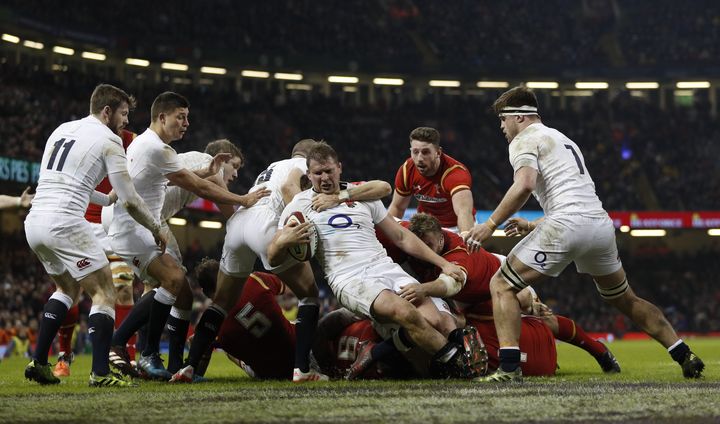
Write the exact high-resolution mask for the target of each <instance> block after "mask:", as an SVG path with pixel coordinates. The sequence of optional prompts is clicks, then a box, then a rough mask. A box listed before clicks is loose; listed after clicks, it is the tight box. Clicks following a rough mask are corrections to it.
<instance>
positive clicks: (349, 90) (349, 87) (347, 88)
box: [343, 85, 358, 93]
mask: <svg viewBox="0 0 720 424" xmlns="http://www.w3.org/2000/svg"><path fill="white" fill-rule="evenodd" d="M343 91H344V92H346V93H357V91H358V88H357V87H355V86H353V85H346V86H345V87H343Z"/></svg>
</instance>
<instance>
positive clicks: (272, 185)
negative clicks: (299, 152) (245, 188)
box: [241, 158, 307, 215]
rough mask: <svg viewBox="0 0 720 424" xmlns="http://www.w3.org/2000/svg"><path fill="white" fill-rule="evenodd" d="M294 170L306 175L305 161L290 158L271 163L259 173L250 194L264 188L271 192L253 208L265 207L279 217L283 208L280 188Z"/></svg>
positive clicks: (283, 203)
mask: <svg viewBox="0 0 720 424" xmlns="http://www.w3.org/2000/svg"><path fill="white" fill-rule="evenodd" d="M295 168H297V169H300V170H301V171H302V172H303V174H304V173H306V172H307V161H306V160H305V158H291V159H285V160H281V161H278V162H273V163H271V164H270V166H268V167H267V169H265V170H264V171H263V172H261V173H260V175H258V177H257V178H256V179H255V185H254V186H253V187H252V188H251V189H250V192H253V191H256V190H259V189H261V188H266V189H268V190H271V192H270V195H269V196H267V197H263V198H262V199H260V200H258V202H257V203H256V204H255V205H254V206H253V207H254V208H256V207H258V206H265V207H268V208H270V209H271V210H273V211H275V213H276V214H277V215H280V213H281V212H282V211H283V208H284V207H285V202H283V198H282V190H281V187H282V185H283V184H284V183H285V181H287V179H288V175H290V172H291V171H292V170H293V169H295ZM241 208H242V206H241Z"/></svg>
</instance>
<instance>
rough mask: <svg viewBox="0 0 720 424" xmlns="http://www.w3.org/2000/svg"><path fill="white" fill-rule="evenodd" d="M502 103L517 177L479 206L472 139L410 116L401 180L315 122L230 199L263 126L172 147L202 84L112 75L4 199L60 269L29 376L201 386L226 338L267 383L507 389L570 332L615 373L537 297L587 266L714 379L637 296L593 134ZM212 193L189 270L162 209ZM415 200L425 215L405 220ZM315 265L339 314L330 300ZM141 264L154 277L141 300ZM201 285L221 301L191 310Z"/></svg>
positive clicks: (35, 245) (529, 105)
mask: <svg viewBox="0 0 720 424" xmlns="http://www.w3.org/2000/svg"><path fill="white" fill-rule="evenodd" d="M488 106H490V105H488ZM135 108H145V109H148V110H149V117H150V122H147V123H143V124H147V127H146V129H145V130H144V131H143V132H141V133H140V134H133V133H131V132H129V131H127V130H126V127H127V125H128V123H129V119H130V118H131V116H132V113H131V112H132V110H133V109H135ZM492 108H493V110H494V112H495V113H496V114H497V116H498V119H499V127H500V130H501V131H502V133H503V134H504V135H505V138H506V139H507V142H508V147H507V148H508V151H509V160H510V165H511V168H512V172H513V174H512V177H513V179H512V180H513V182H512V185H511V186H510V187H508V189H507V192H506V194H505V196H504V197H503V198H502V200H501V201H500V202H499V204H498V205H497V207H496V208H495V209H494V210H493V211H492V213H491V214H490V215H489V217H488V218H487V220H486V221H484V222H476V218H475V217H476V210H475V207H474V203H473V195H477V196H482V195H483V194H482V193H477V192H475V193H473V185H472V178H471V174H470V172H469V170H468V167H467V166H466V163H467V162H466V159H465V158H463V157H462V156H461V151H452V152H445V151H444V149H443V147H442V145H441V139H442V137H441V134H440V132H438V131H437V130H436V129H434V128H430V127H425V126H420V127H418V128H415V129H412V130H411V129H408V130H409V137H408V141H409V157H408V159H407V160H406V161H405V162H403V163H402V164H399V167H398V168H397V173H396V178H395V181H394V187H393V186H391V184H389V183H387V182H385V181H381V180H377V179H374V176H373V175H362V170H353V175H362V179H363V181H362V182H348V181H345V180H344V179H343V171H344V169H343V158H342V157H340V156H339V155H338V153H337V152H336V150H335V149H334V148H333V145H334V144H335V143H340V142H341V141H339V140H327V141H319V140H314V139H311V138H306V139H302V140H298V141H297V142H296V143H295V144H294V145H293V146H292V148H290V149H289V150H288V151H287V152H284V157H285V159H282V160H277V161H274V162H271V163H267V166H266V167H265V169H264V171H262V172H261V173H260V174H259V175H257V177H256V178H255V180H254V181H252V182H251V181H248V183H249V184H248V185H250V186H252V188H251V189H250V190H249V191H248V193H244V194H237V193H234V192H233V191H231V190H229V189H228V183H229V182H230V181H232V180H234V179H236V178H238V172H237V171H238V169H240V168H241V167H243V166H244V165H245V163H247V162H253V163H257V162H258V161H266V159H265V158H263V157H246V156H245V155H244V154H243V150H242V147H243V144H245V143H252V142H253V140H228V139H224V138H221V137H218V139H216V140H207V146H206V148H205V150H204V151H202V152H200V151H197V152H196V151H192V152H185V153H181V154H178V153H177V152H176V150H175V148H174V146H175V147H176V146H179V145H181V143H182V140H183V137H184V135H185V133H186V132H188V131H192V129H191V126H190V116H191V103H190V100H189V99H187V98H186V97H184V96H183V95H182V94H180V93H176V92H169V91H168V92H163V93H160V94H158V95H157V97H156V98H155V99H154V101H153V102H152V104H149V105H142V104H141V105H137V104H136V100H135V99H134V97H133V96H132V95H130V94H128V93H126V92H125V91H124V90H122V89H121V88H118V87H115V86H112V85H108V84H100V85H98V86H97V87H96V88H95V90H94V91H93V93H92V94H91V97H90V104H89V115H88V116H87V117H85V118H82V119H79V120H75V121H70V122H66V123H63V124H61V125H59V126H58V127H57V129H56V130H55V131H53V132H52V134H50V135H49V137H48V139H47V143H46V146H45V150H44V153H43V158H42V162H41V165H40V174H39V181H38V185H37V189H36V193H35V195H34V197H32V195H30V194H28V193H27V192H26V193H23V196H21V197H19V198H17V199H7V203H8V205H17V206H19V207H27V206H28V205H30V203H31V205H30V211H29V214H28V216H27V218H26V220H25V234H26V237H27V242H28V245H29V248H30V249H32V251H33V252H34V253H35V255H36V256H37V259H38V260H39V261H40V262H41V263H42V265H43V266H44V268H45V271H47V274H48V275H49V276H50V277H51V278H52V280H53V282H54V283H55V285H56V290H55V292H54V293H53V294H52V295H51V296H50V298H49V300H48V301H47V303H46V304H45V307H44V310H43V314H42V320H41V322H40V327H39V332H38V336H37V345H36V348H35V351H34V353H33V356H32V358H31V361H30V363H29V364H28V365H27V366H26V368H25V370H24V373H25V377H26V378H27V379H28V380H31V381H33V382H36V383H39V384H43V385H52V384H59V383H61V380H62V378H63V377H65V376H67V375H69V374H70V373H71V372H73V373H76V372H77V373H86V372H87V373H88V374H89V380H88V381H89V385H90V386H93V387H119V388H129V389H130V390H132V387H136V386H138V385H139V384H142V380H143V379H149V380H158V381H165V382H168V383H169V384H170V383H172V384H186V383H203V382H207V381H208V378H207V377H206V371H207V369H208V366H209V364H211V361H212V360H213V357H214V356H218V355H221V354H222V355H227V357H228V358H229V359H230V360H231V361H232V362H234V363H235V364H237V365H238V367H240V368H242V369H243V370H244V371H245V372H246V373H247V374H248V375H249V376H250V377H251V378H257V379H280V380H289V381H293V382H295V383H305V384H312V383H313V382H317V381H327V380H337V379H347V380H356V379H369V378H398V379H410V378H434V379H463V380H471V381H472V382H473V384H507V383H521V382H523V379H524V378H525V377H529V376H552V375H554V374H555V372H556V369H557V350H556V340H560V341H564V342H567V343H570V344H572V345H575V346H577V348H578V349H582V350H584V351H585V352H586V353H587V354H588V355H590V356H591V357H592V358H593V359H594V360H595V361H596V362H597V364H598V368H597V369H598V372H603V373H608V374H614V373H620V372H621V365H622V364H620V363H619V362H618V361H617V359H616V358H615V357H614V355H613V353H612V352H611V350H610V349H609V347H611V346H610V345H606V344H604V343H602V342H601V341H598V340H595V339H593V338H592V337H591V336H590V335H588V333H586V332H585V331H584V329H583V328H582V327H581V326H579V325H578V324H577V323H576V322H575V321H573V319H572V317H566V316H562V315H558V314H555V313H553V311H552V310H551V309H550V308H549V307H548V306H547V305H545V304H544V303H543V302H542V295H543V284H542V283H543V282H544V281H546V280H548V279H550V278H555V277H557V276H558V275H559V274H560V273H561V272H562V271H563V270H564V269H565V268H566V267H567V266H568V265H570V264H571V263H574V264H575V265H574V266H575V268H576V270H577V272H578V273H581V274H588V275H589V276H590V277H591V279H592V282H593V283H594V289H595V290H597V292H598V297H599V299H598V302H600V301H603V302H606V303H607V304H609V305H611V306H613V307H614V308H616V309H617V310H618V311H619V312H620V313H622V314H623V315H624V316H626V317H627V318H628V319H630V320H631V321H632V322H633V323H634V324H635V325H636V326H637V328H639V329H641V330H642V331H644V332H645V333H647V334H648V335H649V336H650V337H651V338H653V339H654V340H656V341H657V342H658V343H659V344H661V345H662V346H663V347H664V348H665V349H667V351H668V354H669V357H670V358H669V359H671V360H674V361H675V362H677V363H678V365H679V368H680V372H681V373H682V375H683V376H684V377H686V378H701V377H702V373H703V369H704V367H705V365H704V363H703V361H702V360H701V359H700V358H699V357H698V356H697V355H695V354H694V353H693V351H692V350H691V348H690V346H689V345H688V344H687V343H685V342H684V341H683V340H682V339H681V338H680V337H678V335H677V333H676V331H675V329H674V328H673V326H672V325H671V324H670V322H669V321H668V320H667V319H666V317H665V316H664V314H663V312H662V311H661V310H660V309H658V308H657V307H656V306H655V305H653V304H652V303H650V302H648V301H646V300H644V299H642V298H641V297H639V296H637V295H636V294H635V293H634V291H633V289H632V286H631V282H632V276H628V275H626V273H625V270H624V268H623V265H622V261H621V258H620V255H619V254H618V250H617V246H616V240H615V227H614V224H613V222H612V220H611V219H610V218H609V216H608V213H607V212H606V211H605V209H603V205H602V202H601V199H599V198H598V196H597V194H596V190H595V184H594V182H593V179H592V177H591V170H589V169H588V168H587V167H586V165H585V161H584V157H583V153H582V148H581V146H582V140H576V141H577V143H576V141H573V140H570V139H569V138H568V137H566V136H565V135H564V134H563V133H561V132H560V131H557V130H555V129H553V128H550V127H548V126H546V125H544V123H543V121H542V119H541V112H542V111H541V110H540V108H539V105H538V101H537V99H536V97H535V94H534V93H533V92H532V91H531V90H530V89H528V88H526V87H523V86H518V87H514V88H511V89H509V90H507V91H506V92H504V93H503V94H502V95H501V96H500V97H499V98H498V99H497V100H496V101H495V102H494V104H493V105H492ZM198 125H202V122H201V123H199V124H198ZM410 130H411V131H410ZM486 148H487V149H504V148H505V147H504V146H502V145H497V146H496V145H488V146H486ZM451 155H452V156H451ZM266 162H269V161H266ZM391 195H392V200H391V201H390V203H389V206H388V207H386V206H385V204H383V201H382V200H383V199H387V198H389V196H391ZM531 195H532V196H534V197H535V198H536V199H537V201H538V202H539V204H540V206H541V208H542V211H543V217H542V218H540V219H538V220H535V221H527V220H525V219H523V218H519V217H517V212H518V211H519V210H520V209H522V208H523V206H524V205H525V203H526V202H527V201H528V199H529V198H530V196H531ZM198 198H202V199H206V200H208V201H210V202H212V203H214V204H215V205H216V206H217V209H218V210H219V211H220V214H221V215H222V218H223V219H224V221H225V225H224V227H225V230H224V231H225V236H224V242H223V248H222V255H221V256H220V257H216V258H206V259H204V260H203V261H202V262H200V263H199V264H198V265H197V267H196V269H195V275H190V276H189V275H187V270H186V269H185V268H184V267H183V265H182V254H181V250H180V247H179V244H178V241H177V240H176V239H175V236H174V235H173V232H172V231H171V229H170V226H169V225H168V221H169V220H170V219H171V218H172V217H173V216H174V215H175V214H177V213H178V212H180V211H181V210H182V209H183V208H185V207H186V205H188V204H189V203H191V202H192V201H194V200H195V199H198ZM3 200H5V199H3ZM413 200H414V201H416V202H417V213H416V214H414V215H413V216H406V211H407V210H408V208H409V207H410V206H411V203H412V202H413ZM497 230H501V231H504V233H505V234H506V235H507V236H513V237H518V238H521V239H520V241H519V242H518V243H517V244H516V245H515V247H513V248H512V250H511V251H510V252H509V253H508V254H507V255H506V256H505V255H500V254H498V253H497V252H491V251H488V250H486V249H484V247H483V246H484V243H485V242H486V240H488V238H489V237H491V236H492V234H493V232H494V231H497ZM312 264H315V265H316V266H315V267H313V266H312ZM320 278H323V279H324V280H325V281H326V282H327V285H328V286H329V289H330V291H331V292H332V296H334V298H335V299H337V304H338V307H337V308H336V309H334V310H331V311H330V310H323V308H322V305H323V302H322V299H321V293H320V290H319V288H318V281H320ZM135 279H138V280H139V281H142V282H143V284H144V285H145V291H144V293H143V295H142V296H141V297H139V298H138V299H134V298H133V294H132V284H133V281H134V280H135ZM190 280H194V281H197V283H198V284H199V286H200V287H201V288H202V291H203V293H204V295H205V296H206V297H207V298H208V299H209V301H208V303H207V307H204V308H203V309H202V310H200V311H199V312H200V314H199V319H198V320H197V322H191V320H192V317H193V291H192V288H191V283H190ZM593 283H591V282H590V279H587V281H586V282H585V283H584V284H587V285H588V290H590V289H591V288H592V287H593V286H592V285H591V284H593ZM83 293H84V294H85V296H87V297H89V298H90V299H91V300H92V307H91V309H90V314H89V317H88V332H89V334H90V338H91V340H92V365H91V369H90V370H84V369H77V366H72V362H73V359H74V358H73V354H72V349H71V347H70V346H69V341H68V336H67V331H68V328H70V329H72V328H74V326H75V322H76V321H77V303H78V302H79V301H80V298H81V297H82V296H83ZM287 295H292V296H294V297H295V298H297V316H296V319H294V320H293V321H290V320H289V319H288V318H287V317H286V315H285V313H284V311H283V308H282V306H281V304H280V302H279V301H278V296H287ZM196 312H198V311H196ZM190 329H192V337H191V338H188V334H189V332H190V331H189V330H190ZM70 334H72V330H70ZM164 334H167V338H168V342H169V343H168V351H167V354H165V353H164V352H161V349H160V346H161V345H160V341H161V338H162V337H163V335H164ZM56 336H57V337H58V342H59V344H60V355H59V356H58V358H57V361H53V362H54V363H52V364H51V358H50V357H49V356H50V355H49V351H50V348H51V345H52V344H53V342H54V340H55V338H56ZM138 346H142V348H141V349H139V348H138Z"/></svg>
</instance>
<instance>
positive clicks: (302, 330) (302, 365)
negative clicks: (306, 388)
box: [275, 262, 320, 378]
mask: <svg viewBox="0 0 720 424" xmlns="http://www.w3.org/2000/svg"><path fill="white" fill-rule="evenodd" d="M275 273H276V274H277V275H278V276H279V277H280V279H281V280H283V281H284V282H285V283H286V284H287V285H288V286H289V287H290V289H291V290H292V291H293V293H295V295H296V296H297V297H298V299H299V303H298V314H297V321H296V324H295V337H296V342H295V367H294V368H295V369H296V370H297V371H299V372H294V374H297V375H298V376H301V375H302V374H307V373H309V372H310V349H312V344H313V341H314V340H315V332H316V330H317V324H318V319H319V317H320V298H319V296H320V293H319V291H318V288H317V285H316V284H315V276H314V275H313V272H312V267H311V266H310V263H309V262H301V263H298V264H296V265H294V266H292V267H290V268H288V269H286V270H284V271H275ZM301 373H302V374H301ZM293 378H294V377H293ZM298 378H300V377H298Z"/></svg>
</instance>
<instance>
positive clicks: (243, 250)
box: [220, 206, 298, 277]
mask: <svg viewBox="0 0 720 424" xmlns="http://www.w3.org/2000/svg"><path fill="white" fill-rule="evenodd" d="M279 219H280V218H279V217H278V216H277V214H276V213H275V212H274V211H272V210H270V209H268V208H265V207H262V206H256V207H252V208H249V209H245V208H242V209H238V210H237V211H236V212H235V214H233V216H231V217H230V219H229V220H228V222H227V234H225V244H224V245H223V252H222V258H221V259H220V270H221V271H222V272H223V273H225V274H226V275H230V276H233V277H247V276H248V275H250V273H251V272H253V269H254V267H255V260H256V259H257V258H260V260H262V263H263V266H264V267H265V269H267V270H269V271H272V272H275V273H278V272H282V271H285V270H286V269H288V268H290V267H291V266H293V265H295V264H297V263H298V262H297V261H296V260H294V259H292V258H291V257H288V259H287V260H286V261H285V262H284V263H282V264H281V265H279V266H276V267H272V266H270V261H269V260H268V256H267V248H268V246H269V245H270V242H271V241H272V239H273V237H274V236H275V233H276V232H277V226H278V220H279Z"/></svg>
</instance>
